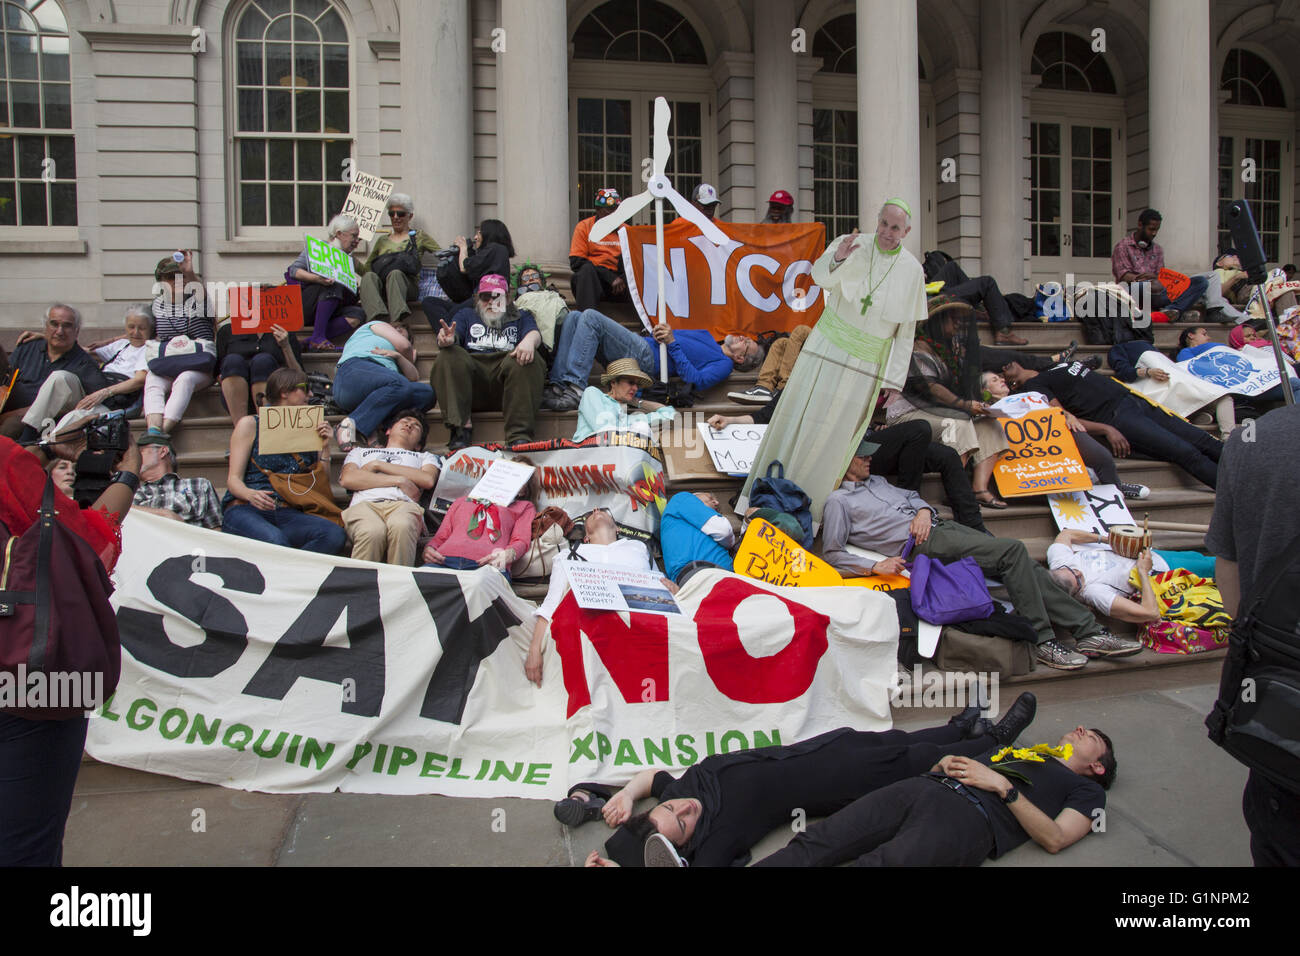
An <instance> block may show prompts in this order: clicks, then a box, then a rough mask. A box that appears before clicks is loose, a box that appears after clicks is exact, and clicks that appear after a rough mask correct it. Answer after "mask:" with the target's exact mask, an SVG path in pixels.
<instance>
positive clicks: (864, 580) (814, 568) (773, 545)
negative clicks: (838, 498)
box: [732, 518, 908, 591]
mask: <svg viewBox="0 0 1300 956" xmlns="http://www.w3.org/2000/svg"><path fill="white" fill-rule="evenodd" d="M732 567H733V568H735V571H736V573H737V574H743V575H745V576H746V577H751V578H757V579H758V580H760V581H766V582H767V583H768V584H780V585H784V586H786V587H799V588H829V587H838V586H839V585H842V584H851V585H854V586H856V587H865V588H871V589H872V590H874V591H891V590H893V589H894V588H898V587H904V588H905V587H907V586H908V579H907V578H905V577H903V576H902V575H898V574H870V575H867V576H866V577H861V578H844V577H842V576H841V575H840V573H839V572H838V571H836V570H835V569H834V568H833V567H831V566H830V565H829V564H828V563H827V562H825V561H823V560H822V559H821V558H819V557H817V556H816V555H815V554H811V553H809V552H808V551H807V550H806V549H804V548H802V547H800V546H799V543H798V542H797V541H795V540H794V539H793V538H791V537H790V536H789V535H787V534H786V533H785V532H783V531H782V530H781V529H780V528H778V527H776V525H773V524H769V523H768V522H766V521H764V520H763V519H762V518H755V519H754V520H753V521H751V522H750V524H749V528H748V529H747V530H746V531H745V537H744V538H743V539H742V540H741V542H740V547H739V548H737V549H736V558H735V560H734V561H733V562H732Z"/></svg>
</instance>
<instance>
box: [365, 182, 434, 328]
mask: <svg viewBox="0 0 1300 956" xmlns="http://www.w3.org/2000/svg"><path fill="white" fill-rule="evenodd" d="M387 209H388V220H389V222H391V223H392V226H393V228H392V231H391V232H390V233H389V234H388V235H386V236H382V235H376V236H375V240H374V244H373V245H372V246H371V247H370V255H369V256H367V257H366V262H365V265H363V266H362V267H361V272H362V276H361V288H360V290H359V292H358V295H360V297H361V307H362V308H363V309H365V310H366V320H367V321H374V320H375V319H383V320H385V321H392V322H400V321H402V320H403V319H404V318H406V316H408V315H410V314H411V306H410V304H409V300H410V299H412V298H414V297H416V296H418V295H419V291H420V268H419V256H420V253H422V252H437V251H438V249H439V246H438V243H437V241H436V240H435V239H434V238H433V236H430V235H429V234H428V233H423V232H420V230H418V229H416V228H414V226H413V225H412V219H413V218H414V216H415V201H414V200H413V199H411V197H410V196H408V195H406V193H393V194H392V195H391V196H389V197H388V206H387ZM407 251H411V252H414V254H415V257H416V258H415V273H414V274H411V273H410V272H406V271H403V269H402V268H401V266H400V265H394V266H391V267H386V265H385V264H386V263H387V262H390V261H392V260H391V259H390V260H383V261H382V262H381V259H382V257H383V256H390V255H395V254H398V253H402V252H407ZM408 264H409V263H408Z"/></svg>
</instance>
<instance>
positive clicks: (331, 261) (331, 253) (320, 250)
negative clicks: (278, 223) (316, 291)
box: [306, 236, 361, 292]
mask: <svg viewBox="0 0 1300 956" xmlns="http://www.w3.org/2000/svg"><path fill="white" fill-rule="evenodd" d="M306 239H307V265H308V266H309V267H310V268H311V271H312V272H314V273H316V274H317V275H318V276H324V277H325V278H327V279H333V280H334V281H335V282H342V283H343V284H344V285H345V286H347V287H348V288H349V289H351V290H352V291H353V292H356V291H357V287H358V286H359V285H360V284H361V280H360V279H358V278H357V271H356V269H354V268H353V267H352V257H351V256H350V255H348V254H347V253H346V252H344V251H343V250H342V249H340V248H339V247H338V246H336V245H334V244H333V243H330V242H321V241H320V240H319V239H317V238H316V237H315V236H307V237H306Z"/></svg>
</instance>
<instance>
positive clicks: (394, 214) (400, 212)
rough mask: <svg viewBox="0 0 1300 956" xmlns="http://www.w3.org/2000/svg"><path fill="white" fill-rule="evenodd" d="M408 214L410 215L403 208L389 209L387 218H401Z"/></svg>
mask: <svg viewBox="0 0 1300 956" xmlns="http://www.w3.org/2000/svg"><path fill="white" fill-rule="evenodd" d="M409 215H410V213H409V212H407V211H406V210H404V209H390V210H388V218H389V219H401V218H403V217H405V216H409Z"/></svg>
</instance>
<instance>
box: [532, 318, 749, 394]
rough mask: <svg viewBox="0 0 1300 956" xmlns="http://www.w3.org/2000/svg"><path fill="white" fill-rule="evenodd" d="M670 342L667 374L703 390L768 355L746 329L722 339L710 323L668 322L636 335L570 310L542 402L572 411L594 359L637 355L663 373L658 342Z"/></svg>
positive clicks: (644, 365) (649, 370) (653, 372)
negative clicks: (680, 325) (678, 326)
mask: <svg viewBox="0 0 1300 956" xmlns="http://www.w3.org/2000/svg"><path fill="white" fill-rule="evenodd" d="M660 343H662V344H664V345H665V346H667V348H668V374H669V375H675V376H677V377H678V378H680V379H681V380H682V381H684V382H688V383H690V384H691V385H692V386H693V387H694V388H695V390H696V391H704V390H705V389H709V388H712V387H713V386H714V385H718V384H720V383H721V382H724V381H726V379H727V376H728V375H730V374H731V373H732V370H733V369H740V370H741V371H748V370H750V369H754V368H758V366H759V365H760V364H761V363H762V361H763V348H762V346H760V345H759V344H758V343H757V342H755V341H754V340H753V339H750V338H746V337H745V336H743V335H728V336H727V337H726V338H725V339H723V340H722V342H720V343H719V342H717V341H716V340H715V339H714V338H713V335H712V333H710V332H708V331H707V330H705V329H683V330H682V331H679V332H676V331H674V330H673V328H672V326H670V325H668V324H667V323H664V324H663V325H658V326H655V330H654V334H653V335H637V334H636V333H635V332H633V331H631V330H630V329H627V328H624V327H623V326H622V325H620V324H619V323H617V322H615V321H614V320H613V319H611V318H609V316H606V315H602V314H601V313H600V312H597V311H596V310H595V309H587V310H586V311H585V312H570V313H569V316H568V318H566V319H565V320H564V325H563V326H562V327H561V330H560V339H559V341H558V342H557V343H556V345H555V363H554V365H553V366H552V367H551V374H550V376H549V380H548V382H547V385H546V393H545V395H543V397H542V407H543V408H547V409H550V410H552V411H557V412H570V411H573V410H574V409H575V408H577V407H578V404H579V403H580V402H581V401H582V393H583V392H584V391H585V390H586V388H587V379H588V378H589V377H590V375H591V366H592V363H593V362H595V361H596V359H597V358H599V359H600V361H601V363H602V364H603V365H608V364H609V363H610V362H612V361H614V360H615V359H621V358H632V359H636V363H637V365H639V366H640V367H641V371H643V372H645V373H646V374H647V375H649V376H650V377H651V378H654V379H658V378H659V345H660Z"/></svg>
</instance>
